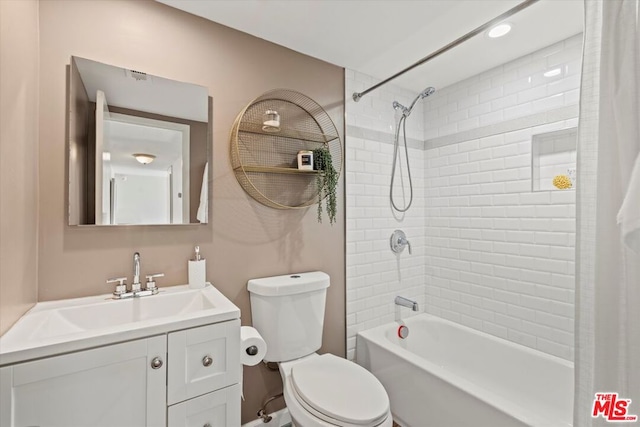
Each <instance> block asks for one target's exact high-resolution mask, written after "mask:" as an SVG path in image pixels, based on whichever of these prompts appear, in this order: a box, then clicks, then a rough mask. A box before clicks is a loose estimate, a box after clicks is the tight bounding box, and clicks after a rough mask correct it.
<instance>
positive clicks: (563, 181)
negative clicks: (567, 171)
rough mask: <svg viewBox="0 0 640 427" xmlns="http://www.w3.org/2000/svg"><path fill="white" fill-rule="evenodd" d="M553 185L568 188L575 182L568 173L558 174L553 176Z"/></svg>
mask: <svg viewBox="0 0 640 427" xmlns="http://www.w3.org/2000/svg"><path fill="white" fill-rule="evenodd" d="M553 186H554V187H556V188H559V189H560V190H566V189H569V188H571V187H572V186H573V184H572V183H571V178H569V177H568V176H567V175H556V176H555V177H554V178H553Z"/></svg>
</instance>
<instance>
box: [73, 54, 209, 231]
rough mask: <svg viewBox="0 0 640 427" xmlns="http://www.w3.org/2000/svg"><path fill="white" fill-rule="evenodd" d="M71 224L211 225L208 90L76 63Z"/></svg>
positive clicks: (95, 64) (79, 60)
mask: <svg viewBox="0 0 640 427" xmlns="http://www.w3.org/2000/svg"><path fill="white" fill-rule="evenodd" d="M69 97H70V98H69V106H70V111H69V170H68V172H69V224H70V225H127V224H135V225H142V224H191V223H206V222H207V221H208V200H209V189H208V185H207V183H208V180H209V178H208V177H209V171H208V169H209V168H208V163H207V159H208V158H209V152H210V151H209V150H210V144H209V141H210V135H211V120H210V108H209V107H210V103H209V97H208V93H207V89H206V88H204V87H202V86H198V85H194V84H190V83H182V82H177V81H174V80H169V79H165V78H162V77H157V76H152V75H149V74H146V73H142V72H139V71H135V70H129V69H124V68H119V67H114V66H111V65H106V64H102V63H99V62H95V61H91V60H88V59H83V58H78V57H72V60H71V67H70V84H69Z"/></svg>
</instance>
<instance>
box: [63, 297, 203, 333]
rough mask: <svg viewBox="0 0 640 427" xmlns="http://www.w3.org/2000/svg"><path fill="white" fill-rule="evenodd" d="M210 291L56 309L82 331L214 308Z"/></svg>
mask: <svg viewBox="0 0 640 427" xmlns="http://www.w3.org/2000/svg"><path fill="white" fill-rule="evenodd" d="M209 294H210V293H206V292H202V291H193V290H192V291H186V292H174V293H166V292H165V293H159V294H157V295H151V296H147V297H142V298H129V299H124V300H121V301H114V300H111V301H104V302H99V303H94V304H86V305H80V306H76V307H69V308H62V309H59V310H58V314H59V320H61V321H63V322H69V323H70V324H71V325H73V326H75V327H78V328H80V329H84V330H90V329H101V328H108V327H110V326H115V325H121V324H123V323H133V322H140V321H143V320H150V319H160V318H163V317H172V316H178V315H181V314H189V313H197V312H199V311H204V310H211V309H214V308H215V307H216V305H215V303H214V302H213V299H212V296H211V295H209Z"/></svg>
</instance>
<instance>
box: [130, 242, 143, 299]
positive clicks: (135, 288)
mask: <svg viewBox="0 0 640 427" xmlns="http://www.w3.org/2000/svg"><path fill="white" fill-rule="evenodd" d="M141 288H142V286H140V252H136V253H134V254H133V283H132V284H131V291H132V292H133V293H136V292H140V289H141Z"/></svg>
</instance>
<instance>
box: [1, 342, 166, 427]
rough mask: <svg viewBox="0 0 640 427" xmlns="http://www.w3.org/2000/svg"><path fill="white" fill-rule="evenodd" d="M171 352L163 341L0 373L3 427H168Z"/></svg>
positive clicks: (117, 347)
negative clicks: (168, 384) (168, 382)
mask: <svg viewBox="0 0 640 427" xmlns="http://www.w3.org/2000/svg"><path fill="white" fill-rule="evenodd" d="M166 348H167V343H166V337H165V336H164V335H161V336H156V337H151V338H146V339H139V340H136V341H130V342H125V343H121V344H113V345H109V346H105V347H99V348H95V349H91V350H85V351H80V352H76V353H70V354H65V355H61V356H54V357H48V358H45V359H40V360H35V361H32V362H25V363H19V364H16V365H10V366H5V367H3V368H0V402H1V403H0V417H1V418H0V424H1V425H2V427H27V426H34V427H35V426H38V427H45V426H51V427H53V426H56V427H58V426H59V427H85V426H86V427H88V426H92V427H116V426H119V427H127V426H131V427H133V426H137V427H139V426H149V427H150V426H154V427H156V426H164V425H166V416H165V411H166V408H165V406H166V405H165V388H166V378H167V371H166V363H165V361H166V352H167V351H166ZM156 358H157V359H156ZM154 359H155V361H154ZM152 363H154V364H155V366H158V365H160V366H158V368H157V369H154V368H152V367H151V364H152Z"/></svg>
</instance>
